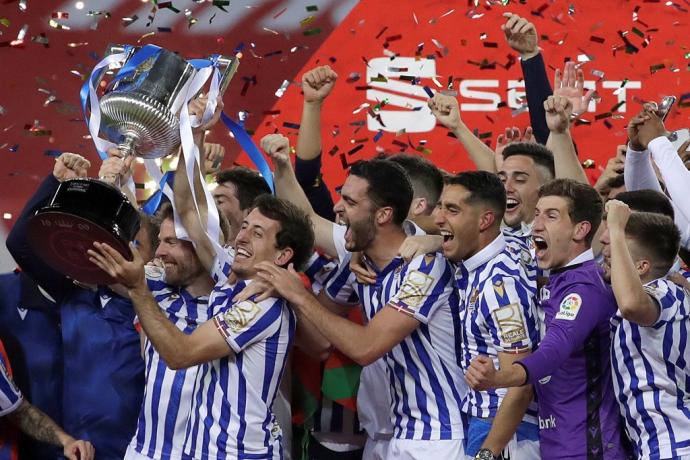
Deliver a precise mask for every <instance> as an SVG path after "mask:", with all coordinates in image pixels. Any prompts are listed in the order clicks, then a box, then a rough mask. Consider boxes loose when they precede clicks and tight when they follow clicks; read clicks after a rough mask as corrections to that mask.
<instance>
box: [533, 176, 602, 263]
mask: <svg viewBox="0 0 690 460" xmlns="http://www.w3.org/2000/svg"><path fill="white" fill-rule="evenodd" d="M602 211H603V203H602V201H601V197H600V196H599V194H598V193H597V191H596V190H594V188H593V187H591V186H590V185H587V184H582V183H580V182H576V181H573V180H570V179H556V180H553V181H551V182H548V183H546V184H544V185H542V186H541V188H540V189H539V201H538V202H537V207H536V210H535V215H534V226H533V227H532V238H533V240H534V245H535V248H536V256H537V262H538V264H539V267H540V268H545V269H552V268H560V267H563V266H565V265H566V264H567V263H568V262H570V261H571V260H572V259H574V258H575V257H577V256H578V255H579V254H581V253H582V252H584V251H585V250H587V249H589V248H590V247H591V244H592V239H593V238H594V234H595V232H596V230H597V228H598V227H599V224H600V223H601V214H602Z"/></svg>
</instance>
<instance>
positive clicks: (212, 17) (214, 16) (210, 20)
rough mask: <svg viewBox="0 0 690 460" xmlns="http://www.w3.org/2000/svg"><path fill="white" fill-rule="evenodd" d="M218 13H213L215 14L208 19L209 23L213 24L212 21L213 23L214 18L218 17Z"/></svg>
mask: <svg viewBox="0 0 690 460" xmlns="http://www.w3.org/2000/svg"><path fill="white" fill-rule="evenodd" d="M216 14H217V13H213V15H212V16H211V18H210V19H209V20H208V23H209V24H212V23H213V20H214V19H215V18H216Z"/></svg>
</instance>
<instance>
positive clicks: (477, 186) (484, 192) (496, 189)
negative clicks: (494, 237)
mask: <svg viewBox="0 0 690 460" xmlns="http://www.w3.org/2000/svg"><path fill="white" fill-rule="evenodd" d="M446 185H462V186H463V187H465V188H466V189H467V190H468V191H469V192H470V197H469V198H468V199H467V202H468V203H470V204H475V203H480V202H481V203H484V204H487V205H489V206H490V207H491V208H492V209H493V210H494V211H496V222H497V223H498V224H500V222H501V220H502V219H503V214H504V213H505V210H506V189H505V187H504V186H503V182H501V179H499V177H498V176H497V175H496V174H494V173H490V172H487V171H465V172H461V173H459V174H456V175H455V176H451V177H450V178H449V179H448V180H447V181H446Z"/></svg>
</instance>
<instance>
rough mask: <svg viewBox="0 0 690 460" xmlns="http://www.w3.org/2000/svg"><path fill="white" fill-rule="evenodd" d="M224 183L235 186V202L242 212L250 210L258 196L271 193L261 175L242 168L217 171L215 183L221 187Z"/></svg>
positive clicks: (236, 167)
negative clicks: (238, 204)
mask: <svg viewBox="0 0 690 460" xmlns="http://www.w3.org/2000/svg"><path fill="white" fill-rule="evenodd" d="M225 182H231V183H232V184H233V185H234V186H235V193H236V194H237V201H239V203H240V209H241V210H242V211H244V210H246V209H249V208H251V207H252V203H254V200H255V199H256V197H258V196H259V195H264V194H266V193H269V194H270V193H271V189H270V188H269V187H268V184H267V183H266V181H265V180H264V178H263V177H261V174H259V173H258V172H256V171H253V170H251V169H249V168H245V167H244V166H235V167H234V168H231V169H225V170H223V171H219V172H218V174H216V183H217V184H218V185H221V184H224V183H225Z"/></svg>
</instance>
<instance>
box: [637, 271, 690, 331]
mask: <svg viewBox="0 0 690 460" xmlns="http://www.w3.org/2000/svg"><path fill="white" fill-rule="evenodd" d="M644 290H645V292H646V293H647V295H649V296H650V297H651V298H652V299H653V300H654V301H655V302H656V304H657V307H658V308H659V317H658V319H657V320H656V322H655V323H654V324H652V325H651V327H654V328H658V327H661V326H663V325H664V324H666V323H669V322H671V321H673V320H675V319H678V318H679V317H682V316H686V317H687V315H688V312H687V311H685V309H683V308H682V306H683V302H684V301H685V292H684V291H683V289H682V288H680V287H678V286H677V285H676V284H674V283H673V282H671V281H669V280H666V279H658V280H654V281H652V282H650V283H647V284H645V286H644Z"/></svg>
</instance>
